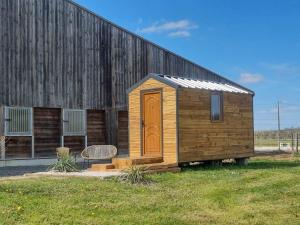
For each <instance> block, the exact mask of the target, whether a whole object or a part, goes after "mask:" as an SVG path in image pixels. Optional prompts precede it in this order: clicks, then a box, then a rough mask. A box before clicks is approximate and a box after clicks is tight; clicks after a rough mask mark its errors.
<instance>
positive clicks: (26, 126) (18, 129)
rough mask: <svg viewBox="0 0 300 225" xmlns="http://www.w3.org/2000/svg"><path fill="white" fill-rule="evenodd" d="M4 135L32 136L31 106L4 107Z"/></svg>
mask: <svg viewBox="0 0 300 225" xmlns="http://www.w3.org/2000/svg"><path fill="white" fill-rule="evenodd" d="M5 135H6V136H32V108H23V107H5Z"/></svg>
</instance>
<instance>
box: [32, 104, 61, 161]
mask: <svg viewBox="0 0 300 225" xmlns="http://www.w3.org/2000/svg"><path fill="white" fill-rule="evenodd" d="M33 115H34V116H33V121H34V150H35V156H36V157H38V158H41V157H51V156H52V157H53V156H55V155H56V148H58V147H60V145H61V143H60V142H61V110H60V109H49V108H34V111H33Z"/></svg>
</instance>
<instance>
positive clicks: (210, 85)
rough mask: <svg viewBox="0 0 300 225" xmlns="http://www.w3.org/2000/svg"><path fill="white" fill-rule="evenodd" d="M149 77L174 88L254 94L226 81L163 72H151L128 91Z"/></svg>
mask: <svg viewBox="0 0 300 225" xmlns="http://www.w3.org/2000/svg"><path fill="white" fill-rule="evenodd" d="M149 78H154V79H156V80H159V81H161V82H163V83H165V84H167V85H170V86H172V87H174V88H178V87H182V88H195V89H204V90H210V91H224V92H232V93H241V94H251V95H254V92H253V91H251V90H249V89H247V88H243V87H241V86H240V85H238V84H236V85H235V84H232V83H225V82H215V81H208V80H198V79H192V78H185V77H177V76H170V75H163V74H149V75H148V76H147V77H145V78H144V79H143V80H141V81H140V82H138V83H137V84H135V85H134V86H133V87H131V88H130V89H129V90H128V92H130V91H131V90H133V89H135V88H136V87H138V86H139V85H140V84H141V83H143V82H145V81H146V80H148V79H149Z"/></svg>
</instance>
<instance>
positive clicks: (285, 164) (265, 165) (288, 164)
mask: <svg viewBox="0 0 300 225" xmlns="http://www.w3.org/2000/svg"><path fill="white" fill-rule="evenodd" d="M294 167H300V161H299V160H295V161H263V160H262V161H250V162H249V164H248V165H247V166H239V165H236V164H235V163H223V165H222V166H210V165H205V164H197V165H190V166H186V167H182V171H189V170H223V169H227V170H228V169H229V170H237V169H240V170H249V169H256V170H257V169H286V168H294Z"/></svg>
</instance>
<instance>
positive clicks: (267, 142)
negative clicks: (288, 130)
mask: <svg viewBox="0 0 300 225" xmlns="http://www.w3.org/2000/svg"><path fill="white" fill-rule="evenodd" d="M282 142H283V141H282ZM254 144H255V146H257V147H264V146H268V147H278V140H277V139H259V138H257V139H255V141H254Z"/></svg>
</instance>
